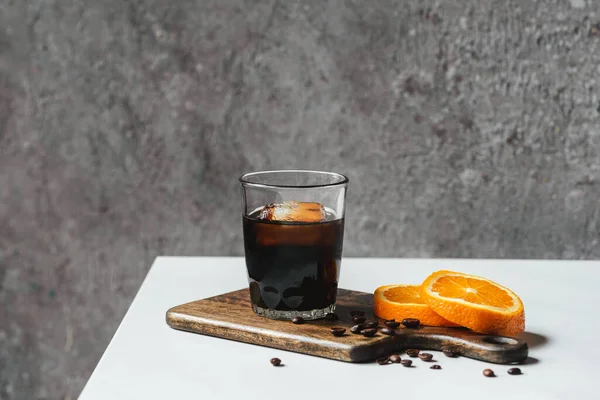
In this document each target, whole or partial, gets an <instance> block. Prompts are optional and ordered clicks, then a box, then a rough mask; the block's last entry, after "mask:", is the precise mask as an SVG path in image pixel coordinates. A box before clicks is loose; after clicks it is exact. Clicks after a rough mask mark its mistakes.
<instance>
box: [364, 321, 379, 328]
mask: <svg viewBox="0 0 600 400" xmlns="http://www.w3.org/2000/svg"><path fill="white" fill-rule="evenodd" d="M365 326H366V327H367V328H377V322H375V321H367V322H365Z"/></svg>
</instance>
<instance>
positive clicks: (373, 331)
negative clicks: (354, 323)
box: [360, 328, 377, 337]
mask: <svg viewBox="0 0 600 400" xmlns="http://www.w3.org/2000/svg"><path fill="white" fill-rule="evenodd" d="M376 333H377V329H375V328H367V329H363V330H362V331H360V334H361V335H363V336H365V337H372V336H375V334H376Z"/></svg>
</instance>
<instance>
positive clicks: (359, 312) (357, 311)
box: [350, 310, 365, 317]
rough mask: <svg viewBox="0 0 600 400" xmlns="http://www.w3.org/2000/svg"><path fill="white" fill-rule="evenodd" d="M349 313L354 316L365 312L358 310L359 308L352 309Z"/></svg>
mask: <svg viewBox="0 0 600 400" xmlns="http://www.w3.org/2000/svg"><path fill="white" fill-rule="evenodd" d="M350 315H351V316H353V317H356V316H357V315H365V312H364V311H359V310H354V311H350Z"/></svg>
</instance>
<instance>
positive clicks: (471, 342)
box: [398, 327, 529, 364]
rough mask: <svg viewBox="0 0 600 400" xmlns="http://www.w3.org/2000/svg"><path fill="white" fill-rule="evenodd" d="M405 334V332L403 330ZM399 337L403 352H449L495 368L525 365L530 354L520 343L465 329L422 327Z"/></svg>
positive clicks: (521, 342)
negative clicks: (505, 365) (511, 364)
mask: <svg viewBox="0 0 600 400" xmlns="http://www.w3.org/2000/svg"><path fill="white" fill-rule="evenodd" d="M402 330H403V331H404V329H402ZM406 331H407V332H406V334H402V333H401V334H399V335H398V339H400V340H399V342H401V343H402V345H403V347H404V348H405V349H407V348H415V349H428V350H449V351H452V352H454V353H457V354H460V355H463V356H465V357H469V358H474V359H477V360H481V361H487V362H492V363H498V364H509V363H516V362H521V361H525V360H526V359H527V355H528V353H529V349H528V347H527V343H525V342H524V341H523V340H520V339H516V338H510V337H504V336H495V335H485V334H481V333H476V332H473V331H470V330H468V329H461V328H456V329H452V330H451V331H449V329H448V328H436V327H422V328H419V329H410V330H408V329H407V330H406Z"/></svg>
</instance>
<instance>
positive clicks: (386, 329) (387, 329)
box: [381, 328, 396, 336]
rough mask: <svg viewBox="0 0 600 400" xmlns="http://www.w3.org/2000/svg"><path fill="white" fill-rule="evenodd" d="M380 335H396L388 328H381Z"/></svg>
mask: <svg viewBox="0 0 600 400" xmlns="http://www.w3.org/2000/svg"><path fill="white" fill-rule="evenodd" d="M381 333H383V334H384V335H390V336H394V335H395V334H396V331H395V330H393V329H390V328H383V329H382V330H381Z"/></svg>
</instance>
